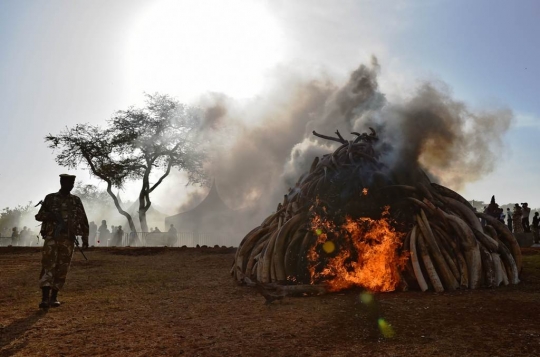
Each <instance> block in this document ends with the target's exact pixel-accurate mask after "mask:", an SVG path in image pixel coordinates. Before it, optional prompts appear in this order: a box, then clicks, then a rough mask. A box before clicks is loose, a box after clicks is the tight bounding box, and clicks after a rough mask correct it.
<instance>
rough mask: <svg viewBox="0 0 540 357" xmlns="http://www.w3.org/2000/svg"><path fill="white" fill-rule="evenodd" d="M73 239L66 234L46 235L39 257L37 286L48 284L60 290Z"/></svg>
mask: <svg viewBox="0 0 540 357" xmlns="http://www.w3.org/2000/svg"><path fill="white" fill-rule="evenodd" d="M74 246H75V241H74V240H73V239H69V238H68V237H67V236H59V237H56V238H52V237H46V238H45V242H44V243H43V250H42V257H41V274H40V275H39V287H40V288H42V287H46V286H50V287H51V288H53V289H56V290H60V289H62V286H64V283H65V282H66V277H67V273H68V270H69V265H70V264H71V257H72V256H73V249H74Z"/></svg>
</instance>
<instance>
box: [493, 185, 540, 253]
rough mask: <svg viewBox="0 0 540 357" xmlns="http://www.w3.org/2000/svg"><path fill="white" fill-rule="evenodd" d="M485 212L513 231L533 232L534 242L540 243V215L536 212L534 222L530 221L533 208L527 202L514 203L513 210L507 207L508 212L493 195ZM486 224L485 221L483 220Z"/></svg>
mask: <svg viewBox="0 0 540 357" xmlns="http://www.w3.org/2000/svg"><path fill="white" fill-rule="evenodd" d="M484 213H486V214H488V215H490V216H492V217H495V218H497V219H498V220H499V221H501V222H502V223H504V224H506V225H507V226H508V229H509V230H510V232H512V233H531V232H532V233H533V237H534V243H540V215H539V213H538V212H534V216H533V219H532V222H531V221H530V216H531V208H530V207H529V204H528V203H527V202H523V203H521V205H519V204H517V203H516V204H514V207H513V210H510V208H506V213H505V212H504V210H503V209H502V208H500V207H499V205H498V204H497V203H496V202H495V196H493V197H491V202H490V203H489V205H488V206H486V207H484ZM482 224H485V222H482Z"/></svg>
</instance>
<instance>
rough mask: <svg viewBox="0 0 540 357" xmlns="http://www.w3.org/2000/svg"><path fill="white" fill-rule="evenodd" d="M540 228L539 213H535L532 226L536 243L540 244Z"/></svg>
mask: <svg viewBox="0 0 540 357" xmlns="http://www.w3.org/2000/svg"><path fill="white" fill-rule="evenodd" d="M539 228H540V217H539V216H538V212H534V217H533V219H532V225H531V230H532V232H533V237H534V242H535V243H540V234H539V232H538V229H539Z"/></svg>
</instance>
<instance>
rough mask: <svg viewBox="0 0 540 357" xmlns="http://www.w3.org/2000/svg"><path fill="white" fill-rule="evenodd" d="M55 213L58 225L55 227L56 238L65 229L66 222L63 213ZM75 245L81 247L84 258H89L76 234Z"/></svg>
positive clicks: (54, 235)
mask: <svg viewBox="0 0 540 357" xmlns="http://www.w3.org/2000/svg"><path fill="white" fill-rule="evenodd" d="M54 215H55V217H56V227H55V228H54V234H53V237H54V238H56V237H57V236H58V234H60V232H62V230H63V229H64V227H65V225H66V223H65V222H64V219H63V218H62V215H61V214H60V213H58V212H54ZM75 245H76V246H77V249H79V252H81V254H82V255H83V257H84V259H85V260H88V258H87V257H86V255H85V254H84V252H83V250H82V248H81V246H80V245H79V239H78V238H77V236H75Z"/></svg>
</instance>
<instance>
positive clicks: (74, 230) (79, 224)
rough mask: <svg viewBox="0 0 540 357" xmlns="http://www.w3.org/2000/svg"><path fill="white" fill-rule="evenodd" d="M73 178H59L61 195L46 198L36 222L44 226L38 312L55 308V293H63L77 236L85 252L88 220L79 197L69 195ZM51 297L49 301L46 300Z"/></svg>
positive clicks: (56, 305) (42, 229) (42, 227)
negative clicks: (39, 309) (40, 309)
mask: <svg viewBox="0 0 540 357" xmlns="http://www.w3.org/2000/svg"><path fill="white" fill-rule="evenodd" d="M74 183H75V176H73V175H67V174H62V175H60V186H61V188H60V191H58V192H56V193H51V194H49V195H47V196H46V197H45V200H44V201H43V205H42V206H41V208H40V210H39V212H38V214H37V215H36V220H38V221H40V222H43V223H42V225H41V232H40V233H41V236H42V237H43V240H44V243H43V249H42V259H41V274H40V278H39V286H40V288H41V291H42V298H41V303H40V304H39V307H40V308H43V309H47V308H49V307H51V306H52V307H58V306H60V302H59V301H58V291H59V290H60V289H62V287H63V286H64V283H65V281H66V276H67V273H68V270H69V265H70V263H71V257H72V255H73V249H74V245H75V239H76V236H82V242H83V243H82V246H83V249H84V248H88V219H87V218H86V213H85V212H84V207H83V204H82V202H81V200H80V198H79V197H77V196H74V195H71V194H70V192H71V190H72V189H73V185H74ZM49 293H50V297H49Z"/></svg>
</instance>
